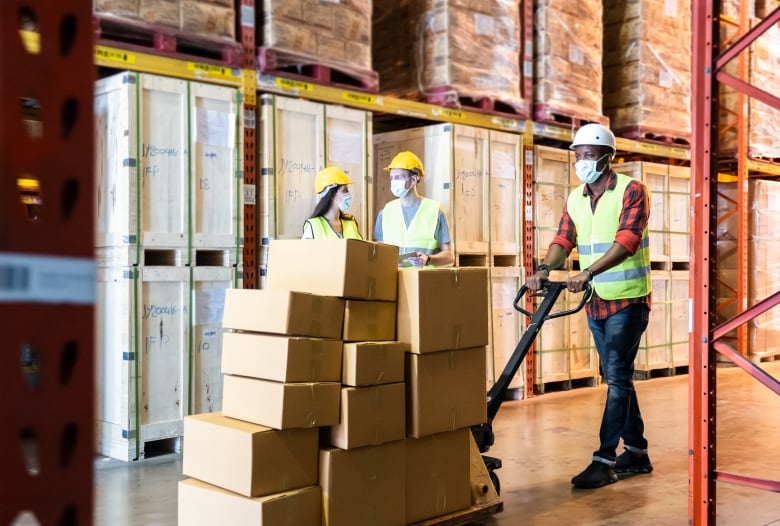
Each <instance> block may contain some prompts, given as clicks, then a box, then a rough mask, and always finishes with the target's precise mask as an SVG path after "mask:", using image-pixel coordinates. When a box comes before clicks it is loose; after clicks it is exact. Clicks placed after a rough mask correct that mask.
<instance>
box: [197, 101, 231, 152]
mask: <svg viewBox="0 0 780 526" xmlns="http://www.w3.org/2000/svg"><path fill="white" fill-rule="evenodd" d="M195 142H197V143H201V144H205V145H208V146H214V147H216V148H225V149H229V148H231V147H233V146H235V144H236V115H235V114H234V113H229V112H226V111H218V110H209V109H203V108H195ZM215 155H216V154H215Z"/></svg>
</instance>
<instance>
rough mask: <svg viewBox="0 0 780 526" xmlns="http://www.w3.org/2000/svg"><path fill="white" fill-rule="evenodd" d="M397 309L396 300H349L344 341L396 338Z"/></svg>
mask: <svg viewBox="0 0 780 526" xmlns="http://www.w3.org/2000/svg"><path fill="white" fill-rule="evenodd" d="M395 311H396V304H395V302H390V301H364V300H347V301H346V307H345V310H344V332H343V338H344V341H351V342H355V341H373V340H378V341H381V340H394V339H395Z"/></svg>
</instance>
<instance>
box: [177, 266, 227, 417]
mask: <svg viewBox="0 0 780 526" xmlns="http://www.w3.org/2000/svg"><path fill="white" fill-rule="evenodd" d="M236 285H237V283H236V271H235V269H234V268H231V267H194V268H193V269H192V307H193V311H192V318H193V322H192V340H193V343H192V350H191V352H192V354H191V356H190V366H189V371H188V375H189V381H188V391H187V399H188V402H187V407H188V408H189V410H188V413H189V414H198V413H211V412H215V411H221V410H222V367H221V366H222V313H223V311H224V307H225V291H226V290H227V289H229V288H235V287H236Z"/></svg>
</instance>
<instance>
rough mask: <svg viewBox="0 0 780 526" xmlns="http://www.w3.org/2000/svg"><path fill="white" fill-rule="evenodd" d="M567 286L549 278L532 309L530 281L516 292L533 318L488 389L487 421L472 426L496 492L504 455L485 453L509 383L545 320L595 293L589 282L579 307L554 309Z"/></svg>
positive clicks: (517, 304) (517, 306) (517, 307)
mask: <svg viewBox="0 0 780 526" xmlns="http://www.w3.org/2000/svg"><path fill="white" fill-rule="evenodd" d="M565 289H566V282H565V281H545V282H544V285H543V287H542V289H540V290H539V291H537V292H536V293H534V294H533V296H535V297H543V298H544V299H543V300H542V302H541V304H540V305H539V306H538V307H537V308H536V310H535V312H529V311H527V310H526V309H524V308H523V307H522V306H521V305H520V303H521V302H522V301H523V296H525V294H526V292H527V291H528V287H526V285H523V286H522V287H520V290H518V291H517V294H516V295H515V300H514V302H513V307H514V308H515V310H516V311H518V312H520V313H522V314H524V315H525V316H527V317H528V318H530V322H529V323H528V326H527V327H526V330H525V332H524V333H523V336H522V337H521V338H520V341H519V342H518V343H517V346H516V347H515V350H514V351H513V352H512V356H511V357H510V358H509V361H508V362H507V364H506V366H505V367H504V371H503V372H502V373H501V376H500V377H499V379H498V381H496V383H494V384H493V387H491V388H490V391H488V393H487V422H486V423H484V424H481V425H477V426H472V428H471V433H472V434H473V435H474V441H475V442H476V445H477V448H478V449H479V452H480V454H482V460H483V461H484V462H485V467H486V468H487V472H488V475H489V476H490V480H491V482H492V483H493V487H494V489H495V491H496V494H500V493H501V482H500V481H499V479H498V475H497V474H496V470H497V469H499V468H500V467H501V459H499V458H495V457H491V456H488V455H485V454H484V453H485V452H487V451H488V450H489V449H490V447H491V446H492V445H493V444H494V443H495V438H496V437H495V435H494V434H493V419H494V418H495V417H496V414H497V413H498V410H499V409H500V408H501V404H502V403H503V402H504V399H505V398H506V394H507V391H508V390H509V384H510V383H511V381H512V378H514V376H515V374H517V370H518V369H519V368H520V365H521V364H522V363H523V360H524V359H525V356H526V354H528V350H529V349H530V348H531V345H532V344H533V342H534V340H535V339H536V336H537V334H539V331H540V330H541V328H542V324H543V323H544V322H545V321H547V320H551V319H553V318H560V317H562V316H568V315H570V314H574V313H576V312H579V311H580V310H581V309H582V307H584V306H585V303H587V302H588V300H589V299H590V297H591V295H592V293H593V289H592V288H591V286H590V283H587V284H586V285H585V290H584V291H583V294H582V298H581V299H580V302H579V303H578V304H577V306H576V307H574V308H572V309H569V310H561V311H556V312H552V313H551V311H552V308H553V306H554V305H555V302H556V301H557V300H558V296H560V294H561V292H563V291H564V290H565Z"/></svg>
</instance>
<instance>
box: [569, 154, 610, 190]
mask: <svg viewBox="0 0 780 526" xmlns="http://www.w3.org/2000/svg"><path fill="white" fill-rule="evenodd" d="M608 155H609V154H608V153H605V154H604V155H602V156H601V157H599V158H598V159H596V160H593V159H580V160H579V161H577V162H576V163H574V171H575V172H577V177H578V178H579V180H580V181H582V182H583V183H585V184H590V183H592V182H594V181H596V180H597V179H598V178H599V177H601V175H602V174H603V173H604V170H606V169H607V167H606V165H605V166H604V168H602V169H601V170H597V169H596V165H597V164H598V163H599V161H601V160H602V159H603V158H604V157H607V156H608Z"/></svg>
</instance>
